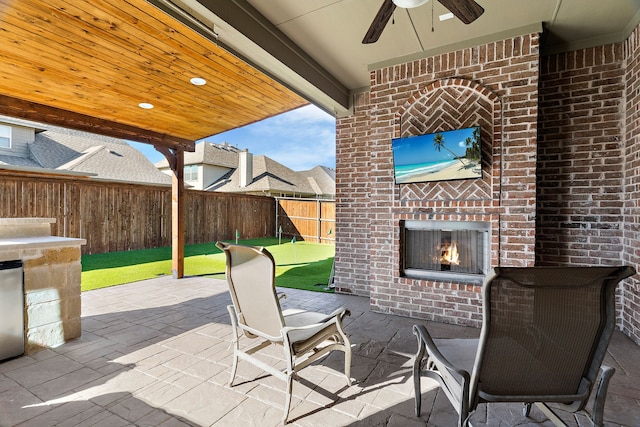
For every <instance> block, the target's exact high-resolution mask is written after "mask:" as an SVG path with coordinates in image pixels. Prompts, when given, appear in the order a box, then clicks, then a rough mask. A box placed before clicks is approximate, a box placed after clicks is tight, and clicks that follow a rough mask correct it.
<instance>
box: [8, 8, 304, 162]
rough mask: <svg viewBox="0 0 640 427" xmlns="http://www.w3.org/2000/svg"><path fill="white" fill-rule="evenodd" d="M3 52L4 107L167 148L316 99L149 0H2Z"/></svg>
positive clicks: (183, 145) (12, 113)
mask: <svg viewBox="0 0 640 427" xmlns="http://www.w3.org/2000/svg"><path fill="white" fill-rule="evenodd" d="M212 34H213V33H212ZM0 61H1V66H0V114H4V115H8V116H13V117H19V118H24V119H28V120H34V121H39V122H45V123H49V124H54V125H59V126H65V127H70V128H75V129H79V130H84V131H89V132H94V133H99V134H104V135H109V136H114V137H117V138H123V139H129V140H134V141H140V142H146V143H151V144H154V145H156V146H159V147H166V148H178V147H181V148H184V149H187V150H193V147H194V141H195V140H198V139H202V138H205V137H208V136H211V135H215V134H217V133H220V132H223V131H225V130H229V129H233V128H236V127H240V126H243V125H246V124H250V123H253V122H256V121H259V120H262V119H264V118H267V117H270V116H273V115H276V114H279V113H282V112H285V111H288V110H291V109H294V108H297V107H299V106H302V105H305V104H307V103H308V102H307V101H306V100H305V99H303V98H301V97H300V96H298V95H297V94H295V93H293V92H292V91H290V90H289V89H287V88H286V87H284V86H283V85H281V84H279V83H277V82H275V81H273V80H272V79H270V78H269V77H267V76H265V75H264V74H262V73H261V72H259V71H257V70H255V69H254V68H252V67H250V66H248V65H247V64H246V63H244V62H243V61H241V60H239V59H238V58H236V57H235V56H233V55H231V54H230V53H228V52H227V51H225V50H224V49H222V48H221V47H219V46H218V45H217V44H216V43H215V37H213V35H212V36H211V37H210V38H206V37H204V36H202V35H201V34H199V33H197V32H195V31H193V30H192V29H190V28H188V27H186V26H185V25H183V24H181V23H179V22H178V21H176V20H174V19H173V18H171V17H170V16H168V15H167V14H165V13H164V12H162V11H160V10H159V9H157V8H156V7H155V6H153V5H151V4H149V3H147V2H146V1H144V0H91V1H85V0H67V1H65V0H13V1H12V0H0ZM193 77H200V78H204V79H206V81H207V84H206V85H204V86H195V85H193V84H191V83H190V79H191V78H193ZM141 102H147V103H151V104H153V106H154V108H153V109H149V110H146V109H142V108H140V107H139V106H138V105H139V103H141Z"/></svg>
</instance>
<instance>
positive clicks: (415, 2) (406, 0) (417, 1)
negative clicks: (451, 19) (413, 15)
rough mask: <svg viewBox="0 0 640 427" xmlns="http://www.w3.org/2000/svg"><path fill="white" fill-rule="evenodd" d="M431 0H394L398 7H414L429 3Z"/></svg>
mask: <svg viewBox="0 0 640 427" xmlns="http://www.w3.org/2000/svg"><path fill="white" fill-rule="evenodd" d="M428 1H429V0H393V4H395V5H396V6H398V7H403V8H405V9H412V8H414V7H418V6H422V5H423V4H425V3H427V2H428Z"/></svg>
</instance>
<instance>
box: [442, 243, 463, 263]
mask: <svg viewBox="0 0 640 427" xmlns="http://www.w3.org/2000/svg"><path fill="white" fill-rule="evenodd" d="M441 262H442V263H443V264H449V265H460V254H459V253H458V245H457V244H456V242H453V243H451V245H447V246H446V247H445V249H444V251H442V258H441Z"/></svg>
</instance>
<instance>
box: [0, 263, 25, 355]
mask: <svg viewBox="0 0 640 427" xmlns="http://www.w3.org/2000/svg"><path fill="white" fill-rule="evenodd" d="M23 353H24V290H23V271H22V261H2V262H0V361H2V360H5V359H9V358H11V357H15V356H20V355H21V354H23Z"/></svg>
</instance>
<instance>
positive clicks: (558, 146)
mask: <svg viewBox="0 0 640 427" xmlns="http://www.w3.org/2000/svg"><path fill="white" fill-rule="evenodd" d="M623 92H624V58H623V48H622V44H621V43H619V44H612V45H607V46H599V47H597V48H591V49H584V50H579V51H577V52H569V53H563V54H558V55H552V56H548V57H544V58H542V60H541V65H540V123H539V130H538V183H537V189H538V220H537V236H536V263H537V264H540V265H566V264H574V265H598V264H601V265H611V264H618V263H620V253H621V252H622V238H621V237H622V219H623V218H622V217H623V203H624V194H623V189H622V185H623V176H624V163H625V159H624V145H625V144H624V137H623V123H624V121H623V110H624V103H623V102H622V99H623Z"/></svg>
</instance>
